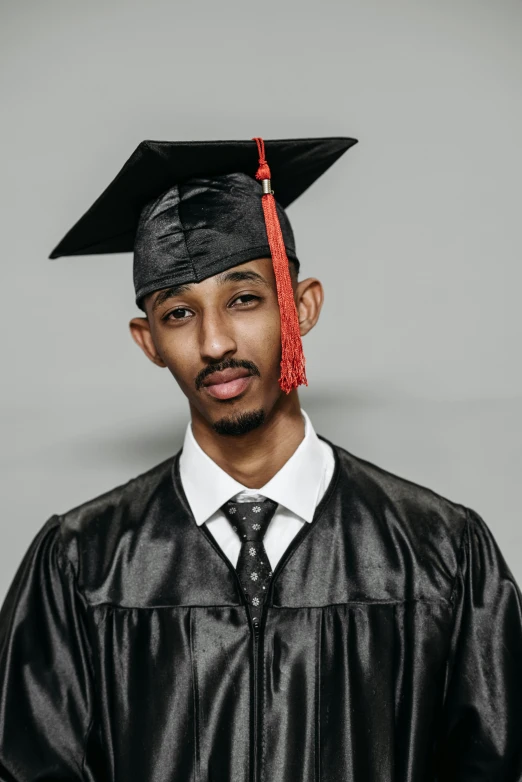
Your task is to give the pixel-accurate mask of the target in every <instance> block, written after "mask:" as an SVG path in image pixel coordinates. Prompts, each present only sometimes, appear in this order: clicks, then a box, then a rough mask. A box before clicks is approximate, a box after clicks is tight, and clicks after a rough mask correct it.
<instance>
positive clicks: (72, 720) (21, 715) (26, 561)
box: [0, 516, 93, 782]
mask: <svg viewBox="0 0 522 782" xmlns="http://www.w3.org/2000/svg"><path fill="white" fill-rule="evenodd" d="M61 540H62V539H61V535H60V522H59V519H58V517H57V516H52V517H51V518H50V519H48V520H47V522H46V523H45V524H44V526H43V527H42V528H41V529H40V530H39V532H38V533H37V534H36V536H35V537H34V539H33V541H32V542H31V544H30V545H29V548H28V550H27V552H26V553H25V555H24V557H23V559H22V561H21V563H20V565H19V567H18V570H17V571H16V574H15V576H14V579H13V581H12V583H11V586H10V588H9V591H8V593H7V596H6V599H5V601H4V604H3V606H2V609H1V611H0V782H22V780H23V782H31V781H32V780H35V781H36V780H38V782H50V781H51V780H53V782H55V781H56V780H58V779H60V780H62V781H63V782H69V780H82V779H85V777H84V775H83V773H82V765H83V760H84V747H85V741H86V736H87V734H88V731H89V728H90V714H91V711H92V699H93V687H92V674H91V660H90V657H89V648H88V641H87V636H86V630H85V617H84V614H83V611H84V606H83V604H82V601H81V598H80V596H79V594H78V592H77V589H76V584H75V574H74V570H73V567H72V565H71V564H70V562H69V560H68V558H67V557H66V555H65V554H64V551H63V547H62V543H61Z"/></svg>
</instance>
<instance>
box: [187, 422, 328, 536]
mask: <svg viewBox="0 0 522 782" xmlns="http://www.w3.org/2000/svg"><path fill="white" fill-rule="evenodd" d="M301 413H302V415H303V418H304V421H305V436H304V438H303V440H302V441H301V443H300V444H299V446H298V447H297V448H296V450H295V451H294V453H293V454H292V456H291V457H290V458H289V459H288V461H287V462H286V463H285V464H284V465H283V466H282V467H281V469H280V470H279V472H277V473H276V474H275V475H274V477H273V478H271V479H270V480H269V481H268V483H266V484H265V485H264V486H262V487H261V488H260V489H256V490H255V491H256V493H258V494H263V495H264V496H265V497H268V498H269V499H271V500H273V501H274V502H277V504H278V505H283V506H284V507H285V508H287V509H288V510H290V511H292V513H295V514H296V515H297V516H299V517H300V518H301V519H303V520H304V521H308V522H310V521H312V518H313V516H314V513H315V507H316V504H317V496H318V493H319V488H320V485H321V479H322V475H323V471H324V466H325V465H324V451H323V449H322V447H321V443H320V440H319V438H318V437H317V434H316V433H315V430H314V428H313V426H312V423H311V421H310V419H309V417H308V415H307V414H306V413H305V411H304V410H303V409H301ZM179 470H180V477H181V483H182V485H183V490H184V492H185V494H186V496H187V500H188V502H189V505H190V508H191V510H192V513H193V515H194V518H195V520H196V524H198V525H201V524H203V523H204V522H205V521H207V520H208V519H209V518H210V517H211V516H212V515H213V514H214V513H215V512H216V511H217V510H219V508H220V507H221V506H222V505H223V504H224V503H225V502H227V501H228V500H230V499H231V498H232V497H235V495H236V494H239V492H244V491H246V492H249V491H252V490H250V489H247V488H246V487H245V486H243V485H242V484H241V483H239V481H236V480H235V479H234V478H232V477H231V476H230V475H229V474H228V473H227V472H225V471H224V470H223V469H221V467H219V465H217V464H216V462H214V461H213V460H212V459H211V458H210V456H207V454H206V453H205V452H204V451H203V449H202V448H201V447H200V446H199V445H198V443H197V442H196V438H195V437H194V434H193V432H192V425H191V423H190V422H189V424H188V426H187V430H186V432H185V439H184V442H183V450H182V452H181V456H180V462H179Z"/></svg>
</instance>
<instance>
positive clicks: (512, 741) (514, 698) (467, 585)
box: [437, 510, 522, 782]
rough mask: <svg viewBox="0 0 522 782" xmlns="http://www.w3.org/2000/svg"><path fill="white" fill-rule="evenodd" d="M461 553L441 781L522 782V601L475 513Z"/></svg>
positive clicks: (440, 749)
mask: <svg viewBox="0 0 522 782" xmlns="http://www.w3.org/2000/svg"><path fill="white" fill-rule="evenodd" d="M460 555H461V561H460V567H459V572H458V575H457V580H456V583H455V588H454V593H453V599H454V610H455V625H454V633H453V639H452V655H451V665H450V667H449V669H448V678H447V688H446V697H445V704H444V711H443V724H442V740H441V742H440V745H439V747H438V750H437V766H438V777H437V779H438V780H440V782H457V781H458V782H522V596H521V593H520V590H519V588H518V586H517V584H516V582H515V580H514V578H513V576H512V574H511V572H510V570H509V568H508V566H507V564H506V562H505V560H504V558H503V556H502V553H501V552H500V550H499V548H498V545H497V544H496V542H495V540H494V538H493V535H492V534H491V531H490V530H489V528H488V527H487V526H486V524H485V522H484V521H483V520H482V519H481V518H480V516H479V515H478V514H476V513H475V512H474V511H471V510H469V511H468V520H467V527H466V530H465V533H464V537H463V542H462V547H461V552H460Z"/></svg>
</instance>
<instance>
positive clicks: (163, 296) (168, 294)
mask: <svg viewBox="0 0 522 782" xmlns="http://www.w3.org/2000/svg"><path fill="white" fill-rule="evenodd" d="M191 288H192V285H191V284H189V283H186V284H185V285H173V286H172V287H171V288H166V289H165V290H164V291H161V293H158V295H157V296H156V298H155V299H154V304H153V305H152V311H153V312H154V311H155V310H156V309H157V308H158V307H160V306H161V305H162V304H163V302H165V301H167V299H173V298H174V296H179V295H180V294H181V293H187V292H188V291H189V290H190V289H191Z"/></svg>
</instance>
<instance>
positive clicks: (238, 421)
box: [212, 408, 265, 437]
mask: <svg viewBox="0 0 522 782" xmlns="http://www.w3.org/2000/svg"><path fill="white" fill-rule="evenodd" d="M264 422H265V411H264V410H263V408H259V409H257V410H247V411H246V412H243V413H232V414H230V415H226V416H223V417H222V418H219V419H218V420H217V421H214V423H213V424H212V428H213V429H214V431H215V432H217V433H218V434H222V435H225V436H229V437H239V436H240V435H242V434H248V433H249V432H252V431H253V430H254V429H257V428H258V427H260V426H262V425H263V424H264Z"/></svg>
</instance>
